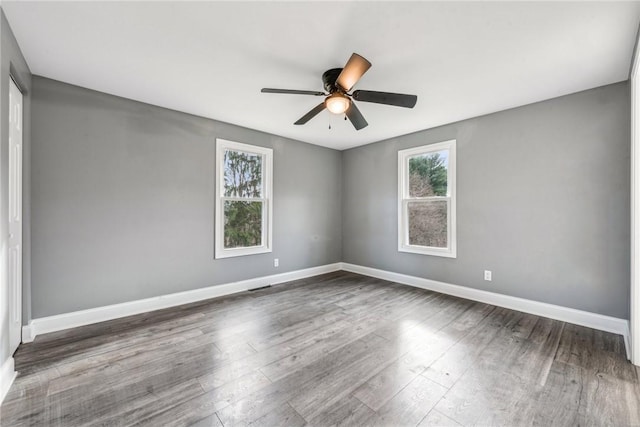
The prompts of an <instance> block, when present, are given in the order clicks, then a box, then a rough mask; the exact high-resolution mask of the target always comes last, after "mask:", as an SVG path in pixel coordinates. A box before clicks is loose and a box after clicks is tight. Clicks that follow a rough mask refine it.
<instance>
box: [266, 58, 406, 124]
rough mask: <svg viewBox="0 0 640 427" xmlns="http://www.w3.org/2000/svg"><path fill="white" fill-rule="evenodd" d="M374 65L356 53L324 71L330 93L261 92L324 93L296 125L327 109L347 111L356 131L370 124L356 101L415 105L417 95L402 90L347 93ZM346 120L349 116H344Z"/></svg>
mask: <svg viewBox="0 0 640 427" xmlns="http://www.w3.org/2000/svg"><path fill="white" fill-rule="evenodd" d="M370 67H371V63H370V62H369V61H367V60H366V59H365V58H364V57H362V56H360V55H358V54H357V53H354V54H353V55H351V58H349V61H347V64H346V65H345V66H344V68H332V69H330V70H327V71H325V72H324V73H323V74H322V82H323V83H324V89H325V90H326V91H327V92H328V93H326V92H316V91H312V90H295V89H272V88H263V89H262V90H261V92H262V93H285V94H291V95H313V96H324V97H325V99H324V101H322V102H321V103H320V104H318V105H316V106H315V107H314V108H313V109H312V110H311V111H309V112H308V113H307V114H305V115H304V116H302V117H300V119H298V121H297V122H295V123H294V124H296V125H303V124H305V123H307V122H308V121H309V120H311V119H312V118H314V117H315V116H316V115H318V113H320V112H321V111H322V110H324V109H325V108H326V109H327V110H329V111H330V112H332V113H334V114H343V113H344V114H345V115H346V117H347V118H349V120H350V121H351V123H352V124H353V126H354V127H355V128H356V130H360V129H362V128H364V127H366V126H367V125H368V123H367V121H366V120H365V119H364V117H363V116H362V113H360V110H358V107H356V104H355V103H354V102H353V100H356V101H362V102H375V103H376V104H386V105H395V106H397V107H405V108H413V107H414V106H415V105H416V101H417V100H418V97H417V96H416V95H405V94H402V93H390V92H375V91H372V90H355V91H353V92H352V93H348V92H349V91H350V90H351V89H352V88H353V86H355V84H356V83H357V82H358V80H360V78H361V77H362V76H363V75H364V73H366V72H367V70H368V69H369V68H370ZM345 120H346V118H345Z"/></svg>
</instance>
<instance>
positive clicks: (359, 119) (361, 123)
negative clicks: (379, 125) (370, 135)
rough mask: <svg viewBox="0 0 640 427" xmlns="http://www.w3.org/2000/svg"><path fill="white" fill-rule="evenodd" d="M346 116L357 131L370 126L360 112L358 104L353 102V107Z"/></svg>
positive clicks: (350, 107) (351, 106)
mask: <svg viewBox="0 0 640 427" xmlns="http://www.w3.org/2000/svg"><path fill="white" fill-rule="evenodd" d="M346 114H347V117H348V118H349V120H351V124H353V127H354V128H356V130H360V129H362V128H365V127H367V126H368V125H369V123H367V121H366V120H365V119H364V116H363V115H362V113H361V112H360V110H358V107H356V104H355V103H354V102H353V101H351V105H350V106H349V108H348V109H347V111H346Z"/></svg>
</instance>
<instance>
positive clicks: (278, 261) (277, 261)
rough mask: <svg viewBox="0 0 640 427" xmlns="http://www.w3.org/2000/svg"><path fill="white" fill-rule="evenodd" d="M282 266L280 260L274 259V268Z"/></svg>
mask: <svg viewBox="0 0 640 427" xmlns="http://www.w3.org/2000/svg"><path fill="white" fill-rule="evenodd" d="M279 265H280V260H279V259H278V258H274V259H273V266H274V267H278V266H279Z"/></svg>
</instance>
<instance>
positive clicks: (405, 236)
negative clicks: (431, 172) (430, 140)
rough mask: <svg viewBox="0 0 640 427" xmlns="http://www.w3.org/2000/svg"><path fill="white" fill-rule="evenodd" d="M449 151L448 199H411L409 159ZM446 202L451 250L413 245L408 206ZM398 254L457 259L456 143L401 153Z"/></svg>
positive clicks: (434, 197) (430, 145)
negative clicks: (410, 237) (436, 201)
mask: <svg viewBox="0 0 640 427" xmlns="http://www.w3.org/2000/svg"><path fill="white" fill-rule="evenodd" d="M444 150H447V151H448V152H449V160H448V166H447V193H448V194H447V196H433V197H420V198H417V197H410V195H409V158H411V157H413V156H416V155H420V154H430V153H434V152H437V151H444ZM427 199H428V200H446V201H447V202H448V204H447V208H448V209H447V243H448V245H449V246H448V247H447V248H438V247H432V246H418V245H410V244H409V216H408V204H409V202H410V201H415V200H427ZM398 251H399V252H411V253H416V254H423V255H434V256H441V257H448V258H456V256H457V254H456V140H455V139H452V140H449V141H443V142H439V143H436V144H429V145H423V146H420V147H415V148H409V149H406V150H399V151H398Z"/></svg>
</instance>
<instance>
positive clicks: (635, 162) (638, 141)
mask: <svg viewBox="0 0 640 427" xmlns="http://www.w3.org/2000/svg"><path fill="white" fill-rule="evenodd" d="M633 58H634V59H633V64H632V67H631V75H630V78H629V80H630V82H631V295H630V299H631V313H630V314H631V317H630V321H629V327H630V341H631V362H632V363H633V364H634V365H640V117H639V116H640V87H638V86H639V85H640V81H639V80H638V78H639V73H640V52H638V43H636V47H635V52H634V57H633Z"/></svg>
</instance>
